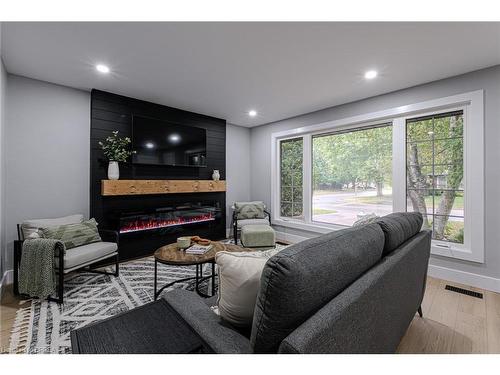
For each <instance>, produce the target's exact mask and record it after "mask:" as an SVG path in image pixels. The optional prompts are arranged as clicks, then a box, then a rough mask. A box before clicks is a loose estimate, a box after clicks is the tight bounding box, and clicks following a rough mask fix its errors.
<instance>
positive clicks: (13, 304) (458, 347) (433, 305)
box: [0, 277, 500, 354]
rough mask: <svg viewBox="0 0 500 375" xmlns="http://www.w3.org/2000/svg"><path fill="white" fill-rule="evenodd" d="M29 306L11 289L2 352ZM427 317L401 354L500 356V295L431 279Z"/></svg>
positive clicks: (417, 321) (0, 313)
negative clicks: (455, 288)
mask: <svg viewBox="0 0 500 375" xmlns="http://www.w3.org/2000/svg"><path fill="white" fill-rule="evenodd" d="M446 284H450V285H454V286H458V287H462V288H465V289H470V290H474V291H477V292H480V293H483V299H479V298H475V297H471V296H467V295H463V294H459V293H456V292H452V291H448V290H445V285H446ZM26 306H29V301H19V300H18V299H17V298H15V297H14V296H13V295H12V292H11V290H9V289H7V290H6V291H5V292H4V295H3V296H2V301H1V304H0V338H1V340H0V353H1V352H5V351H7V350H8V345H9V336H10V330H11V329H12V325H13V323H14V319H15V315H16V311H17V309H19V308H21V307H26ZM422 310H423V313H424V317H423V318H420V317H419V316H418V315H415V318H414V319H413V321H412V322H411V324H410V326H409V328H408V331H407V332H406V335H405V336H404V337H403V339H402V340H401V343H400V344H399V348H398V350H397V352H398V353H405V354H409V353H422V354H425V353H429V354H432V353H435V354H438V353H442V354H444V353H500V294H498V293H493V292H488V291H483V290H481V289H477V288H472V287H468V286H466V285H461V284H457V283H452V282H449V281H444V280H439V279H435V278H432V277H429V278H428V280H427V289H426V292H425V297H424V301H423V303H422Z"/></svg>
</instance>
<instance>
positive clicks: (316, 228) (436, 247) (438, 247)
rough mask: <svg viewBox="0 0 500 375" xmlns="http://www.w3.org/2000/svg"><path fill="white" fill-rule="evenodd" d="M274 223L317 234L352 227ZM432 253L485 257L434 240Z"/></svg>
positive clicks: (480, 260)
mask: <svg viewBox="0 0 500 375" xmlns="http://www.w3.org/2000/svg"><path fill="white" fill-rule="evenodd" d="M272 224H273V225H276V226H279V227H285V228H292V229H297V230H301V231H305V232H310V233H315V234H325V233H330V232H333V231H336V230H341V229H345V228H350V227H348V226H343V225H335V224H330V225H329V224H320V223H305V222H303V221H298V220H286V219H283V218H275V219H274V220H273V221H272ZM443 244H446V245H449V246H445V247H443V246H442V245H443ZM431 254H432V255H437V256H442V257H447V258H452V259H460V260H466V261H469V262H477V263H483V262H484V258H483V257H482V255H483V254H482V253H481V252H478V253H474V252H472V251H471V250H470V249H467V248H465V247H463V246H459V245H455V244H448V243H446V242H442V241H432V245H431Z"/></svg>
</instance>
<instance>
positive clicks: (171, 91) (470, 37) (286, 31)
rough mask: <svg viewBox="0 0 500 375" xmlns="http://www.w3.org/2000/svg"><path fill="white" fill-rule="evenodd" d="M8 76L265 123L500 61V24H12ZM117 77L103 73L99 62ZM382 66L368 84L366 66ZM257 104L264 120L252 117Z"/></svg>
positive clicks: (7, 35) (6, 27)
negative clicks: (99, 90) (249, 114)
mask: <svg viewBox="0 0 500 375" xmlns="http://www.w3.org/2000/svg"><path fill="white" fill-rule="evenodd" d="M2 27H3V29H2V38H3V39H2V53H3V59H4V63H5V66H6V69H7V71H8V72H9V73H13V74H18V75H23V76H27V77H32V78H36V79H40V80H44V81H48V82H54V83H57V84H61V85H66V86H71V87H76V88H80V89H85V90H89V89H91V88H97V89H101V90H106V91H111V92H115V93H119V94H123V95H127V96H132V97H136V98H140V99H144V100H148V101H152V102H156V103H161V104H165V105H169V106H172V107H177V108H181V109H185V110H190V111H194V112H199V113H203V114H206V115H211V116H215V117H220V118H225V119H227V121H228V122H231V123H234V124H238V125H243V126H249V127H252V126H256V125H260V124H264V123H268V122H272V121H276V120H280V119H284V118H288V117H292V116H296V115H299V114H302V113H307V112H311V111H315V110H318V109H322V108H326V107H330V106H333V105H338V104H342V103H346V102H351V101H354V100H359V99H362V98H367V97H370V96H374V95H378V94H382V93H386V92H390V91H394V90H398V89H402V88H405V87H410V86H414V85H418V84H421V83H425V82H429V81H433V80H437V79H441V78H445V77H450V76H454V75H457V74H461V73H465V72H468V71H472V70H476V69H481V68H484V67H488V66H492V65H497V64H500V23H110V22H109V23H108V22H106V23H51V22H49V23H3V24H2ZM96 63H105V64H107V65H109V66H110V68H111V70H112V73H111V74H109V75H101V74H99V73H97V72H96V70H95V69H94V65H95V64H96ZM368 69H377V70H378V71H379V77H377V78H376V79H375V80H373V81H366V80H365V79H364V78H363V73H364V72H365V71H366V70H368ZM249 109H256V110H257V111H258V116H257V117H255V118H250V117H249V116H248V115H247V112H248V110H249Z"/></svg>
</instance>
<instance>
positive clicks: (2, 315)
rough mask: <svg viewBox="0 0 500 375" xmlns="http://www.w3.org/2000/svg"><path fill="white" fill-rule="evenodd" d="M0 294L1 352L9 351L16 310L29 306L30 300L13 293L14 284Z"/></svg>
mask: <svg viewBox="0 0 500 375" xmlns="http://www.w3.org/2000/svg"><path fill="white" fill-rule="evenodd" d="M2 289H3V290H2V295H1V296H0V353H5V352H8V350H9V339H10V331H11V330H12V326H13V325H14V321H15V319H16V312H17V310H18V309H20V308H22V307H28V306H29V305H30V302H29V301H23V300H20V299H19V298H17V297H15V296H14V294H13V293H12V285H9V286H7V287H6V288H2Z"/></svg>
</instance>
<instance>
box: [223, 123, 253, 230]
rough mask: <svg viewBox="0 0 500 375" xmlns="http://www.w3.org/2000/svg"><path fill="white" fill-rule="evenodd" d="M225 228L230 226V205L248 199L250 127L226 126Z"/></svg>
mask: <svg viewBox="0 0 500 375" xmlns="http://www.w3.org/2000/svg"><path fill="white" fill-rule="evenodd" d="M226 183H227V192H226V228H230V226H231V217H232V209H231V205H232V204H233V203H234V202H237V201H248V200H250V129H249V128H244V127H241V126H237V125H232V124H227V127H226Z"/></svg>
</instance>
